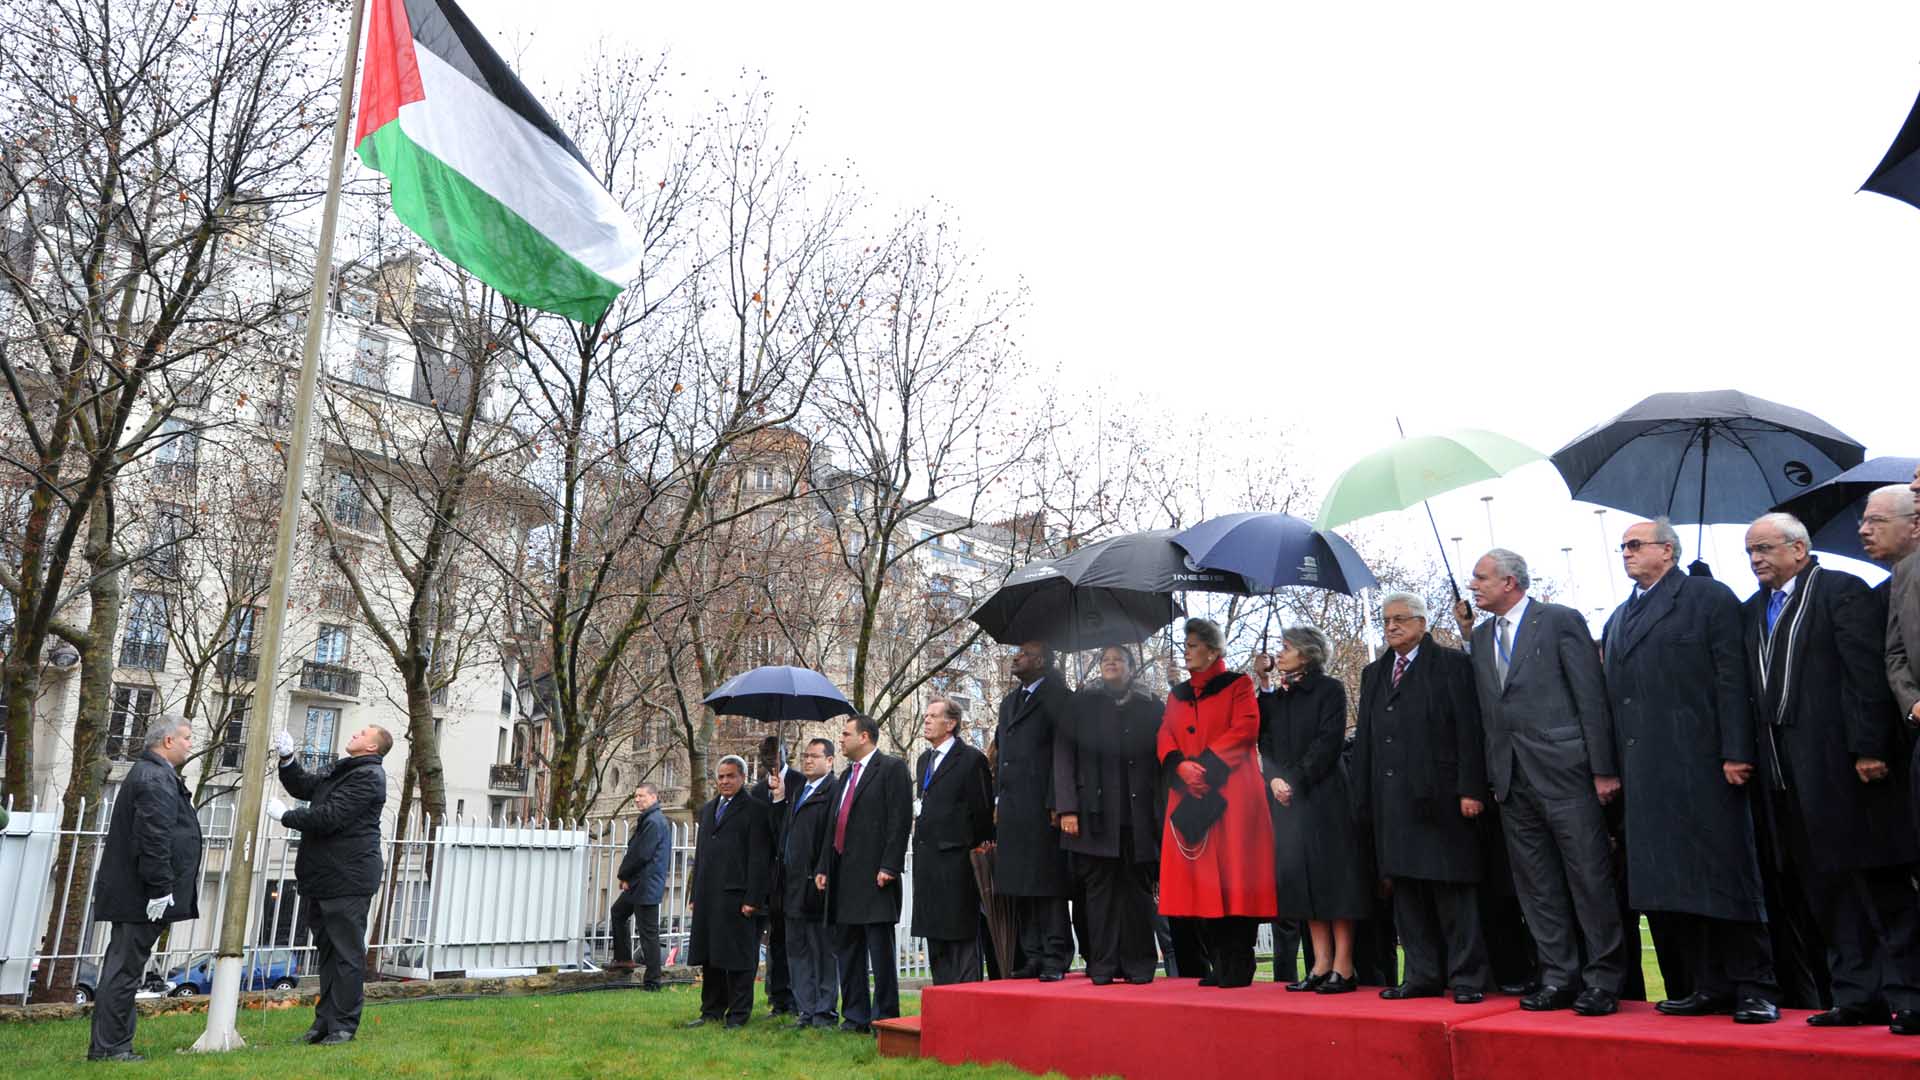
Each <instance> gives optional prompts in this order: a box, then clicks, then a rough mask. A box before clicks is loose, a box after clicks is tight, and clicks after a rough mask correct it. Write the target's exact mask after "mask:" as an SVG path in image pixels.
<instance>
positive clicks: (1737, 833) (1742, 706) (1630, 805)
mask: <svg viewBox="0 0 1920 1080" xmlns="http://www.w3.org/2000/svg"><path fill="white" fill-rule="evenodd" d="M1636 608H1637V609H1639V610H1635V609H1636ZM1601 648H1602V651H1603V653H1604V658H1603V665H1604V669H1605V671H1606V678H1607V701H1608V705H1609V706H1610V711H1611V712H1612V714H1613V728H1614V735H1613V743H1614V747H1615V749H1616V752H1617V753H1618V754H1619V759H1620V762H1621V766H1620V783H1621V798H1622V799H1623V800H1624V801H1625V803H1626V823H1627V825H1626V850H1627V894H1628V897H1629V900H1630V902H1631V904H1632V906H1633V908H1634V910H1636V911H1674V912H1686V913H1689V914H1694V915H1706V916H1710V917H1713V918H1717V919H1735V920H1740V921H1743V922H1764V921H1766V917H1767V915H1766V902H1765V900H1764V898H1763V897H1764V894H1763V893H1762V892H1761V888H1760V859H1759V856H1758V854H1757V853H1756V849H1755V847H1754V840H1753V814H1752V811H1751V809H1750V800H1749V794H1748V792H1747V790H1746V789H1745V788H1743V787H1736V786H1734V785H1732V784H1729V783H1727V781H1726V776H1725V774H1724V772H1723V771H1722V770H1721V763H1722V762H1727V761H1732V762H1746V763H1752V762H1753V761H1754V741H1753V711H1752V707H1751V706H1750V705H1749V703H1748V701H1747V666H1746V661H1745V660H1744V659H1743V658H1742V657H1741V655H1740V654H1741V651H1742V650H1741V638H1740V601H1739V600H1738V599H1736V598H1735V597H1734V595H1733V591H1732V590H1730V589H1728V588H1727V587H1726V585H1724V584H1722V583H1721V582H1718V581H1715V580H1713V579H1712V578H1706V577H1690V576H1688V575H1687V574H1686V573H1684V572H1682V571H1681V570H1679V569H1678V568H1675V569H1673V570H1670V571H1669V572H1668V573H1667V576H1666V577H1664V578H1661V579H1660V580H1659V581H1658V582H1656V583H1655V584H1654V587H1653V589H1652V590H1650V591H1649V592H1648V593H1647V594H1646V595H1645V596H1643V597H1641V598H1640V599H1639V600H1637V601H1634V600H1629V601H1628V602H1627V603H1625V604H1622V605H1620V607H1619V608H1617V609H1616V610H1615V611H1614V613H1613V615H1612V617H1611V618H1609V619H1608V620H1607V627H1606V631H1605V633H1604V635H1603V636H1602V639H1601Z"/></svg>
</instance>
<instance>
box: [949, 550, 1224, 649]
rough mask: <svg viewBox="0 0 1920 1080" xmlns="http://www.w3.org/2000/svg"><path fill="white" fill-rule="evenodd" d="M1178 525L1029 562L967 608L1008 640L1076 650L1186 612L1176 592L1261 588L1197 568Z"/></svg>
mask: <svg viewBox="0 0 1920 1080" xmlns="http://www.w3.org/2000/svg"><path fill="white" fill-rule="evenodd" d="M1173 535H1174V530H1172V529H1156V530H1154V531H1151V532H1141V533H1129V534H1128V535H1126V536H1116V537H1113V538H1112V539H1110V540H1102V541H1100V542H1098V543H1094V544H1088V545H1087V546H1086V547H1083V548H1081V549H1079V550H1078V551H1075V552H1072V553H1071V554H1068V555H1065V556H1062V557H1061V558H1058V559H1049V560H1046V561H1044V562H1037V563H1029V564H1028V565H1026V566H1023V567H1021V568H1020V569H1018V570H1016V571H1014V572H1013V574H1012V575H1011V576H1009V577H1008V578H1007V580H1006V583H1005V584H1003V585H1001V586H1000V588H999V589H997V590H995V591H994V593H993V595H992V596H989V597H987V598H986V599H985V600H984V601H982V602H981V603H980V606H979V607H976V608H974V609H973V611H972V612H971V613H969V614H968V616H967V617H968V618H969V619H972V620H973V621H974V622H975V623H977V624H978V625H979V626H980V628H981V629H982V630H985V631H986V632H987V636H988V637H991V638H993V639H994V640H995V641H998V642H1000V643H1002V644H1005V645H1016V644H1019V643H1020V642H1023V641H1044V642H1047V643H1048V644H1050V645H1052V646H1053V647H1054V648H1056V649H1063V650H1066V651H1068V652H1076V651H1078V650H1081V649H1097V648H1103V647H1105V646H1107V645H1131V644H1134V643H1135V642H1139V641H1144V640H1145V639H1146V638H1148V637H1149V636H1151V635H1152V634H1153V632H1154V631H1156V630H1159V629H1160V628H1161V627H1163V626H1165V625H1167V624H1168V623H1170V622H1172V621H1173V620H1174V619H1176V618H1178V617H1179V616H1180V614H1181V608H1180V605H1179V604H1178V603H1177V602H1176V601H1175V600H1174V598H1173V594H1174V593H1176V592H1226V593H1240V594H1243V595H1245V594H1250V593H1253V592H1255V591H1256V590H1255V589H1253V588H1252V587H1251V586H1250V585H1248V583H1247V580H1246V579H1245V578H1243V577H1241V576H1240V575H1239V574H1233V573H1228V572H1226V571H1221V570H1201V569H1197V568H1196V567H1194V565H1193V563H1192V562H1191V561H1190V560H1189V559H1188V558H1187V555H1186V552H1184V551H1181V550H1180V549H1179V548H1178V547H1176V546H1174V544H1173V540H1172V537H1173Z"/></svg>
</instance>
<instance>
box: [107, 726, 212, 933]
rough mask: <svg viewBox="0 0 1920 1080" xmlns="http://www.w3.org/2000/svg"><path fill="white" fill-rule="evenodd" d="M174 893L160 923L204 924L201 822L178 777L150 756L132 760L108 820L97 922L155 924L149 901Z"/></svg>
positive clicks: (172, 770)
mask: <svg viewBox="0 0 1920 1080" xmlns="http://www.w3.org/2000/svg"><path fill="white" fill-rule="evenodd" d="M169 893H171V894H172V895H173V905H172V906H171V907H169V908H167V910H166V913H165V914H164V915H162V916H161V920H162V921H163V922H183V921H185V920H187V919H197V918H199V917H200V816H199V815H198V814H195V813H194V812H193V799H192V798H191V797H190V796H188V795H187V785H185V784H183V783H181V782H180V773H179V772H178V771H176V770H175V769H174V767H173V766H172V765H169V764H167V761H166V759H165V758H163V757H161V756H160V755H159V754H156V753H154V752H153V751H151V750H148V751H146V752H144V753H142V754H141V755H140V756H139V757H138V758H136V759H134V762H133V767H132V768H130V769H128V770H127V775H126V778H125V779H124V780H122V781H120V793H119V794H118V795H116V796H115V797H114V800H113V814H112V816H111V817H109V818H108V820H107V845H106V849H105V850H104V851H102V852H101V853H100V868H99V870H97V871H95V874H94V879H93V917H94V918H96V919H98V920H100V921H101V922H150V921H152V920H150V919H148V918H147V901H149V900H158V899H160V898H161V897H163V896H166V895H167V894H169Z"/></svg>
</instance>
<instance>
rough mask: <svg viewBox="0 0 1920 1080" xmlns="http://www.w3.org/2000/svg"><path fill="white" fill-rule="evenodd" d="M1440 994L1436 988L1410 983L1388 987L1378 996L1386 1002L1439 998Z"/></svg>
mask: <svg viewBox="0 0 1920 1080" xmlns="http://www.w3.org/2000/svg"><path fill="white" fill-rule="evenodd" d="M1440 994H1441V990H1440V988H1439V987H1437V986H1414V985H1413V984H1411V983H1401V984H1400V985H1399V986H1389V987H1387V988H1386V989H1385V990H1382V991H1380V996H1381V997H1383V998H1386V999H1387V1000H1388V1001H1405V1000H1407V999H1408V998H1423V997H1439V996H1440Z"/></svg>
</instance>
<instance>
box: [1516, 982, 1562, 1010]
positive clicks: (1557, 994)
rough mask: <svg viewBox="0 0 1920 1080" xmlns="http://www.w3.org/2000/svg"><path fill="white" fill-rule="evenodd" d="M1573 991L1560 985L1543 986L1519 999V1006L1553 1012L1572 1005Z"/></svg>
mask: <svg viewBox="0 0 1920 1080" xmlns="http://www.w3.org/2000/svg"><path fill="white" fill-rule="evenodd" d="M1573 1000H1574V993H1573V991H1571V990H1568V989H1566V988H1565V987H1561V986H1543V987H1541V988H1540V989H1538V990H1535V991H1534V992H1533V993H1531V994H1528V995H1527V996H1526V997H1523V998H1521V999H1520V1007H1521V1008H1523V1009H1525V1010H1527V1011H1528V1012H1554V1011H1555V1010H1558V1009H1570V1008H1572V1007H1573Z"/></svg>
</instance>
